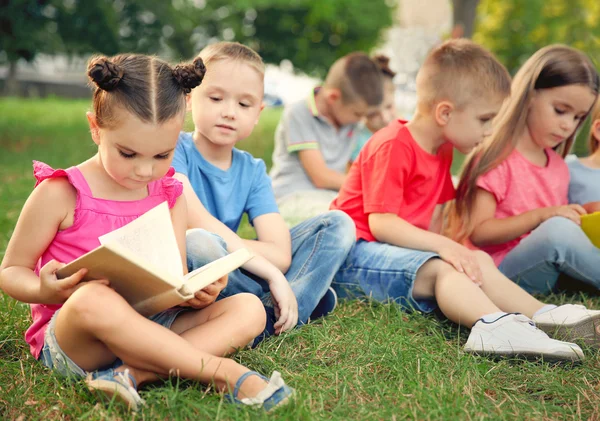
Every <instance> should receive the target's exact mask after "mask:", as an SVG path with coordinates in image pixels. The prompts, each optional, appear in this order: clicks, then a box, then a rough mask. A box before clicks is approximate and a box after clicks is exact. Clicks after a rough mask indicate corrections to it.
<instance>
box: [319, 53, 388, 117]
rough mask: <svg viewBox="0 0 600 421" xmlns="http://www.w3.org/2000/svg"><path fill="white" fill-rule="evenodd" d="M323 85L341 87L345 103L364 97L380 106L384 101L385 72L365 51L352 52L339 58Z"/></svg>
mask: <svg viewBox="0 0 600 421" xmlns="http://www.w3.org/2000/svg"><path fill="white" fill-rule="evenodd" d="M323 86H324V87H326V88H335V89H339V90H340V92H341V94H342V101H343V103H344V104H350V103H352V102H354V101H357V100H360V99H362V100H363V101H365V102H366V103H367V105H369V106H379V105H381V102H382V101H383V73H382V71H381V70H380V68H379V66H378V65H377V64H376V63H375V61H374V60H373V59H371V58H370V57H369V56H368V55H366V54H365V53H360V52H355V53H350V54H348V55H345V56H344V57H342V58H339V59H337V60H336V61H335V63H333V64H332V66H331V68H330V69H329V72H328V73H327V77H326V78H325V84H324V85H323Z"/></svg>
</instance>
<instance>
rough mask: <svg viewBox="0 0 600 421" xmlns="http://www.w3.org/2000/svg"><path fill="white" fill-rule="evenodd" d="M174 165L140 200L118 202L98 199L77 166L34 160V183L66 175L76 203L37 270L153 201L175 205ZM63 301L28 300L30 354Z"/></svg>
mask: <svg viewBox="0 0 600 421" xmlns="http://www.w3.org/2000/svg"><path fill="white" fill-rule="evenodd" d="M174 173H175V171H174V170H173V168H171V169H170V170H169V172H168V173H167V174H166V175H165V176H164V177H163V178H161V179H160V180H156V181H153V182H152V183H150V184H148V196H147V197H145V198H144V199H141V200H136V201H126V202H119V201H113V200H105V199H98V198H95V197H94V196H92V192H91V190H90V188H89V186H88V184H87V182H86V181H85V178H84V177H83V174H82V173H81V171H80V170H79V168H77V167H71V168H69V169H67V170H60V169H59V170H55V169H52V168H51V167H49V166H48V165H46V164H44V163H42V162H38V161H34V162H33V175H34V176H35V179H36V181H37V182H36V187H37V186H38V185H39V184H40V183H41V182H42V181H44V180H46V179H48V178H57V177H67V179H68V180H69V183H71V185H73V187H75V189H76V190H77V203H76V205H75V214H74V217H73V225H72V226H70V227H69V228H67V229H65V230H63V231H59V232H57V233H56V236H55V237H54V240H52V242H51V243H50V245H49V246H48V248H47V249H46V251H45V252H44V254H42V256H41V257H40V260H39V262H38V265H37V267H36V270H35V272H36V274H37V273H39V270H40V268H41V267H42V266H44V265H45V264H46V263H47V262H49V261H50V260H52V259H54V260H56V261H59V262H63V263H69V262H71V261H72V260H75V259H76V258H78V257H80V256H81V255H83V254H85V253H87V252H89V251H91V250H93V249H95V248H96V247H98V246H99V245H100V241H99V240H98V237H100V236H102V235H104V234H107V233H109V232H111V231H113V230H115V229H117V228H120V227H122V226H124V225H126V224H128V223H129V222H131V221H133V220H134V219H136V218H138V217H139V216H141V215H142V214H144V213H145V212H147V211H148V210H150V209H152V208H153V207H155V206H156V205H158V204H160V203H162V202H164V201H167V203H168V204H169V208H172V207H173V206H175V202H176V201H177V198H178V197H179V196H180V195H181V194H182V192H183V185H182V184H181V183H180V182H179V181H177V180H176V179H174V178H173V177H172V176H173V174H174ZM61 306H62V305H50V304H31V316H32V318H33V323H32V324H31V326H30V327H29V329H27V332H26V333H25V340H26V341H27V343H29V347H30V350H31V353H32V354H33V356H34V357H35V358H36V359H37V358H39V355H40V352H41V350H42V348H43V347H44V333H45V332H46V327H47V326H48V322H49V321H50V319H51V318H52V315H53V314H54V313H55V312H56V311H57V310H58V309H59V308H60V307H61Z"/></svg>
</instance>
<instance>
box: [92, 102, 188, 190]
mask: <svg viewBox="0 0 600 421" xmlns="http://www.w3.org/2000/svg"><path fill="white" fill-rule="evenodd" d="M123 115H124V117H123V120H122V121H121V123H120V125H119V126H118V127H117V128H116V129H101V128H98V127H97V125H96V124H95V116H94V115H93V114H91V113H88V120H89V121H90V128H91V130H92V138H93V139H94V142H95V143H96V144H97V145H98V153H99V154H100V159H101V161H102V165H103V166H104V169H105V170H106V172H107V174H108V175H109V176H110V177H111V178H112V179H113V180H114V181H115V182H116V183H117V184H119V185H121V186H122V187H124V188H126V189H128V190H139V189H145V188H146V186H147V185H148V183H150V182H152V181H155V180H158V179H159V178H162V177H163V176H164V175H165V174H166V173H167V171H168V170H169V167H170V165H171V161H172V160H173V151H174V150H175V146H176V145H177V138H178V136H179V132H180V131H181V130H182V129H183V115H180V116H177V117H174V118H172V119H171V120H168V121H166V122H165V123H162V124H159V125H155V124H152V123H145V122H142V121H140V120H139V119H138V118H137V117H135V116H133V115H131V114H129V113H127V112H126V111H123Z"/></svg>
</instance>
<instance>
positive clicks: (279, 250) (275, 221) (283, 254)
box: [243, 213, 292, 273]
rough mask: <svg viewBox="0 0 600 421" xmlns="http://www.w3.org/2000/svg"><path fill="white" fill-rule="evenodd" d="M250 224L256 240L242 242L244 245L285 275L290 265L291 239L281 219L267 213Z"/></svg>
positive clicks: (275, 214)
mask: <svg viewBox="0 0 600 421" xmlns="http://www.w3.org/2000/svg"><path fill="white" fill-rule="evenodd" d="M252 223H253V224H254V229H255V230H256V236H257V237H258V239H257V240H243V242H244V244H245V245H246V246H247V247H248V248H249V249H251V250H252V251H253V252H254V253H256V254H260V255H261V256H263V257H264V258H265V259H267V260H268V261H269V262H271V263H272V264H273V265H275V266H276V267H277V268H278V269H279V270H280V271H281V272H283V273H286V272H287V271H288V269H289V268H290V265H291V263H292V239H291V237H290V230H289V229H288V227H287V225H286V223H285V221H284V220H283V217H282V216H281V215H280V214H278V213H267V214H264V215H261V216H258V217H256V218H254V221H252Z"/></svg>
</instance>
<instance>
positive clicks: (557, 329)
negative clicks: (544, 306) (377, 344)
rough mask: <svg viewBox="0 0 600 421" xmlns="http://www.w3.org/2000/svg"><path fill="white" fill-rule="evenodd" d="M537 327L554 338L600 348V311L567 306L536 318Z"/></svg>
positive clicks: (571, 305) (580, 306)
mask: <svg viewBox="0 0 600 421" xmlns="http://www.w3.org/2000/svg"><path fill="white" fill-rule="evenodd" d="M533 321H534V322H535V324H536V326H537V327H539V328H540V329H542V330H543V331H544V332H546V333H547V334H548V335H550V336H552V337H553V338H557V339H561V340H566V341H581V342H583V343H585V344H586V345H588V346H593V347H595V348H600V311H598V310H588V309H587V308H585V307H584V306H582V305H575V304H565V305H562V306H560V307H556V308H553V309H552V310H548V311H546V312H544V313H542V314H540V315H539V316H534V317H533Z"/></svg>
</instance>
